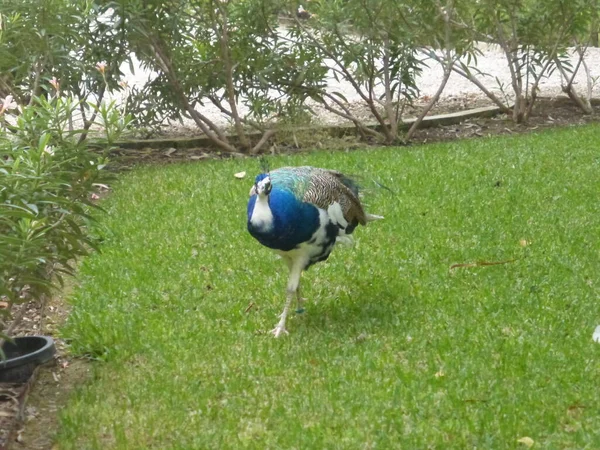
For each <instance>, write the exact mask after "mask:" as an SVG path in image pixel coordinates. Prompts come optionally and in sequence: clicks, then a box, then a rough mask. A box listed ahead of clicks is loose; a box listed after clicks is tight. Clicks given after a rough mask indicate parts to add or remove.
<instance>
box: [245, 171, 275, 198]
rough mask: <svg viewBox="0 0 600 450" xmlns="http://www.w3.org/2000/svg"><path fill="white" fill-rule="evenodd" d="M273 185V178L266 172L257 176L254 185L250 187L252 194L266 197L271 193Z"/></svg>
mask: <svg viewBox="0 0 600 450" xmlns="http://www.w3.org/2000/svg"><path fill="white" fill-rule="evenodd" d="M271 189H273V185H272V184H271V178H270V177H269V175H268V174H266V173H261V174H260V175H258V176H257V177H256V180H255V181H254V186H252V189H250V195H258V196H259V197H266V196H268V195H269V194H270V193H271Z"/></svg>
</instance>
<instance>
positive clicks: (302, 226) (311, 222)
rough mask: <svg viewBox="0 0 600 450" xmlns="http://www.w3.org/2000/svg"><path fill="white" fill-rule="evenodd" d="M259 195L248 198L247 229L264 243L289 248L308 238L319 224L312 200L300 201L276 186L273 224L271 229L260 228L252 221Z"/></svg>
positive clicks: (273, 203)
mask: <svg viewBox="0 0 600 450" xmlns="http://www.w3.org/2000/svg"><path fill="white" fill-rule="evenodd" d="M256 199H257V196H256V195H254V196H252V197H251V198H250V201H249V202H248V231H249V232H250V234H251V235H252V236H254V237H255V238H256V239H257V240H258V241H259V242H260V243H261V244H263V245H265V246H267V247H269V248H273V249H276V250H283V251H289V250H292V249H294V248H296V246H297V245H298V244H301V243H302V242H306V241H308V240H309V239H310V238H311V236H312V235H313V233H314V232H315V231H316V230H317V229H318V228H319V211H318V209H317V208H316V207H315V206H313V205H311V204H310V203H304V202H302V201H299V200H298V199H297V198H296V197H295V196H294V194H292V193H291V192H290V191H288V190H284V189H273V191H271V194H270V195H269V207H270V208H271V212H272V214H273V227H272V228H271V229H270V230H268V231H266V232H265V231H262V230H259V229H257V228H256V227H254V226H253V225H252V223H251V222H250V218H251V217H252V213H253V211H254V206H255V205H256Z"/></svg>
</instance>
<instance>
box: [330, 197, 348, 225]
mask: <svg viewBox="0 0 600 450" xmlns="http://www.w3.org/2000/svg"><path fill="white" fill-rule="evenodd" d="M327 214H328V215H329V219H331V221H332V222H333V223H335V224H336V225H339V226H341V227H342V228H346V227H347V226H348V221H347V220H346V219H345V218H344V212H343V211H342V207H341V206H340V204H339V203H338V202H334V203H332V204H331V205H329V208H327Z"/></svg>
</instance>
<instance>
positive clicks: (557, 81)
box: [122, 44, 600, 133]
mask: <svg viewBox="0 0 600 450" xmlns="http://www.w3.org/2000/svg"><path fill="white" fill-rule="evenodd" d="M480 48H481V50H482V53H483V54H482V55H481V56H479V57H478V58H477V64H476V68H477V69H478V70H479V71H481V72H483V73H486V74H489V76H478V79H479V80H480V81H481V82H482V83H483V84H484V85H485V86H486V88H488V89H490V90H491V91H492V92H494V93H495V94H496V95H497V96H499V97H500V98H503V94H502V93H501V91H500V89H499V86H498V81H500V83H503V84H504V85H505V89H506V92H507V93H509V94H510V93H511V92H512V89H511V78H510V71H509V68H508V64H507V62H506V58H505V56H504V54H503V53H502V52H501V51H500V49H499V48H498V47H497V46H489V45H485V44H484V45H482V46H481V47H480ZM570 59H571V63H572V65H573V66H575V65H576V63H577V58H576V55H575V53H574V51H573V52H572V53H571V58H570ZM585 61H586V63H587V65H588V67H589V69H590V74H591V77H592V79H598V78H600V48H589V49H588V50H587V52H586V57H585ZM427 65H428V66H429V67H426V68H424V70H423V73H422V74H421V75H420V76H419V77H418V81H417V83H418V88H419V91H420V96H421V98H424V97H430V96H432V95H434V94H435V92H436V91H437V89H438V87H439V84H440V81H441V78H442V73H443V70H442V67H441V66H440V65H439V64H438V63H436V62H435V61H432V60H429V61H428V62H427ZM122 69H123V71H124V72H125V73H126V80H127V82H128V84H129V85H130V86H141V85H143V84H144V83H145V82H146V81H147V80H148V78H149V77H150V78H152V77H154V76H155V74H153V73H152V72H148V71H144V70H142V69H140V68H139V65H138V66H137V69H136V71H135V73H131V72H130V71H129V67H128V66H123V68H122ZM327 82H328V87H329V89H330V90H331V91H337V92H340V93H342V94H343V95H344V96H345V97H346V98H347V99H348V101H349V102H351V103H352V104H353V106H354V108H353V110H355V111H358V112H359V114H361V115H363V116H364V114H366V112H365V111H361V108H362V109H365V108H363V107H362V105H361V99H360V96H359V95H358V94H357V93H356V92H355V91H354V89H353V88H352V86H351V85H350V83H348V82H345V81H340V82H337V81H336V80H335V78H334V77H333V76H332V75H331V73H330V76H329V77H328V80H327ZM575 87H576V89H577V90H578V91H579V92H581V93H585V92H587V81H586V75H585V71H584V70H583V67H581V68H580V70H579V72H578V74H577V77H576V78H575ZM538 95H540V96H546V97H557V96H560V95H564V94H563V93H562V90H561V76H560V73H559V71H558V70H555V71H554V73H553V74H552V75H551V76H549V77H546V78H544V79H542V81H541V82H540V84H539V93H538ZM463 97H464V98H466V99H468V100H466V103H467V104H468V102H472V101H473V100H477V99H484V98H486V97H485V95H484V94H483V93H482V92H481V91H480V90H479V88H478V87H477V86H475V85H474V84H473V83H471V82H470V81H469V80H467V79H466V78H464V77H462V76H460V75H459V74H457V73H452V75H451V76H450V79H449V81H448V83H447V85H446V87H445V89H444V92H443V93H442V96H441V98H440V101H444V100H447V99H450V98H452V99H457V98H458V99H460V98H463ZM593 97H596V98H597V97H600V85H595V86H594V89H593ZM355 102H356V104H354V103H355ZM490 103H491V102H490ZM239 109H240V112H241V113H242V114H243V113H245V112H247V108H246V107H245V106H244V105H243V104H242V105H239ZM315 110H316V112H317V115H318V120H319V121H320V122H322V123H340V122H343V120H344V119H341V118H340V117H338V116H336V115H334V114H331V113H328V112H327V111H325V110H324V109H323V108H321V107H318V106H317V107H316V108H315ZM199 111H201V112H202V113H203V114H204V115H206V116H208V117H209V118H210V119H211V120H212V121H214V122H215V123H216V124H218V125H220V126H228V125H229V121H228V118H227V117H225V116H223V114H221V113H220V112H219V111H218V109H217V108H216V107H214V106H213V105H208V104H207V105H206V106H204V107H202V108H199ZM168 131H169V132H171V133H172V132H182V133H197V132H198V130H197V127H196V125H195V124H194V123H193V121H192V120H184V122H183V124H179V123H173V124H171V125H170V126H169V130H168Z"/></svg>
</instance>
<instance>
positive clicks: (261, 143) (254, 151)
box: [250, 130, 276, 155]
mask: <svg viewBox="0 0 600 450" xmlns="http://www.w3.org/2000/svg"><path fill="white" fill-rule="evenodd" d="M275 133H276V130H267V131H265V132H264V134H263V135H262V137H261V138H260V140H259V141H258V142H257V143H256V145H255V146H254V147H252V148H251V149H250V154H251V155H256V154H257V153H258V152H259V151H260V149H261V148H262V147H263V146H264V145H265V143H266V142H267V141H268V140H269V139H270V138H271V136H273V135H274V134H275Z"/></svg>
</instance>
